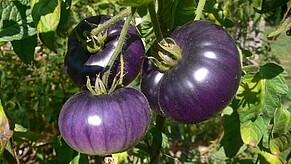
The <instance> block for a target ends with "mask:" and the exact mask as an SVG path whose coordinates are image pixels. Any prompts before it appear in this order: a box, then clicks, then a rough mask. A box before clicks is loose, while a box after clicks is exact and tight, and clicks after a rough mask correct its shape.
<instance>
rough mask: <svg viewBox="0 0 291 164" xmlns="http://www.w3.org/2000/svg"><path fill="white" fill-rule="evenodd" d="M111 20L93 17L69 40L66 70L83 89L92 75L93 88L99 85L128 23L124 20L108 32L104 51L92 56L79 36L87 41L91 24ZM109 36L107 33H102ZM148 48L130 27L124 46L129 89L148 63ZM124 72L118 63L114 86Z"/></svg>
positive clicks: (126, 80) (77, 28)
mask: <svg viewBox="0 0 291 164" xmlns="http://www.w3.org/2000/svg"><path fill="white" fill-rule="evenodd" d="M110 18H111V17H110V16H104V15H99V16H93V17H89V18H86V19H84V20H82V21H81V22H80V23H79V24H78V25H77V26H76V27H75V28H74V29H73V31H72V32H71V35H70V37H69V40H68V51H67V53H66V56H65V70H66V72H67V73H68V75H69V76H70V78H71V79H72V81H73V82H74V83H75V84H76V85H77V86H78V87H82V86H84V85H85V84H86V81H87V78H86V76H88V75H89V77H90V80H91V82H92V84H94V83H95V79H96V74H99V73H102V71H103V70H104V68H105V67H106V66H107V64H108V61H109V59H110V57H111V56H112V54H113V52H114V50H115V48H116V45H117V42H118V38H119V35H120V32H121V30H122V27H123V24H124V21H123V20H121V21H119V22H117V23H115V24H113V25H111V26H110V27H109V28H108V29H107V34H108V36H107V38H106V40H105V45H104V47H103V49H102V50H101V51H99V52H97V53H95V54H92V53H90V52H88V51H87V50H86V49H85V48H84V47H83V46H82V43H81V42H80V41H79V39H78V37H77V35H76V34H78V36H79V37H80V38H81V39H84V40H86V38H85V37H84V36H83V33H84V31H87V32H90V31H92V30H93V28H94V27H92V26H91V25H90V24H89V23H88V22H90V23H94V24H96V25H98V24H102V23H104V22H105V21H107V20H108V19H110ZM102 34H105V31H103V32H102ZM144 51H145V50H144V45H143V43H142V40H141V39H140V36H139V34H138V32H137V30H136V28H135V27H134V26H132V25H131V26H130V27H129V29H128V33H127V36H126V40H125V42H124V44H123V49H122V54H123V58H124V72H125V75H124V77H123V84H124V85H128V84H129V83H131V82H132V81H133V80H134V79H135V77H136V76H137V75H138V73H139V72H140V69H141V66H142V63H143V59H144ZM119 72H120V60H119V58H118V59H116V62H115V64H114V66H113V68H112V70H111V74H110V77H109V78H110V79H109V81H110V82H111V81H112V80H113V78H114V77H115V75H116V74H117V73H119Z"/></svg>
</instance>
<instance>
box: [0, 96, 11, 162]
mask: <svg viewBox="0 0 291 164" xmlns="http://www.w3.org/2000/svg"><path fill="white" fill-rule="evenodd" d="M12 135H13V130H11V129H10V125H9V121H8V118H7V117H6V114H5V112H4V109H3V107H2V104H1V100H0V157H1V156H2V154H3V152H4V149H5V147H6V144H7V142H8V141H9V139H10V138H11V137H12Z"/></svg>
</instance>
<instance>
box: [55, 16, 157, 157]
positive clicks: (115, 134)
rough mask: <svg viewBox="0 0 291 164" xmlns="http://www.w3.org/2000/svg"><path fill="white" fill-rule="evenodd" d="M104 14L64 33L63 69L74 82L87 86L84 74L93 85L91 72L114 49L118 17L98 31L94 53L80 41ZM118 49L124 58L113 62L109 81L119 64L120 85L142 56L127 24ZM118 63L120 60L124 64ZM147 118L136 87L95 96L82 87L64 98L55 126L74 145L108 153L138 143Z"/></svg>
mask: <svg viewBox="0 0 291 164" xmlns="http://www.w3.org/2000/svg"><path fill="white" fill-rule="evenodd" d="M109 19H110V17H109V16H94V17H89V18H86V19H85V20H83V21H81V22H80V23H79V24H78V25H77V26H76V27H75V28H74V30H73V31H72V33H71V35H70V37H69V41H68V51H67V54H66V57H65V69H66V71H67V73H68V75H69V76H70V78H71V79H72V81H73V82H74V83H75V84H76V85H77V86H79V87H83V86H85V85H86V81H87V76H88V77H89V79H90V81H91V82H92V84H95V82H96V75H102V74H103V72H104V70H105V69H106V67H107V65H108V62H109V60H110V58H111V57H112V54H113V51H114V50H115V48H116V45H117V42H118V39H119V36H120V32H121V30H122V27H123V24H124V21H123V20H121V21H118V22H117V23H115V24H113V25H111V26H110V27H108V28H107V29H106V30H104V31H103V32H102V34H101V35H102V37H101V39H102V40H101V42H103V43H102V44H100V45H101V47H100V49H99V50H97V51H96V52H91V51H90V50H89V49H88V48H87V47H86V45H84V41H85V43H88V42H87V41H88V38H89V39H94V37H95V36H93V37H92V38H90V35H88V33H90V32H91V31H92V30H93V29H94V28H96V27H97V26H98V25H100V24H103V23H104V22H105V21H107V20H109ZM84 35H85V36H84ZM86 35H87V36H86ZM97 39H100V38H97ZM98 41H99V40H96V42H98ZM93 48H94V47H93ZM121 53H122V55H123V61H120V60H119V58H117V59H116V61H115V62H114V65H113V67H112V69H111V70H110V71H111V72H110V73H111V74H110V76H109V83H110V84H112V83H113V80H114V78H115V77H117V75H118V73H119V72H120V71H121V69H124V72H125V74H124V76H122V77H119V78H123V85H124V86H125V85H127V84H129V83H130V82H132V81H133V80H134V78H135V77H136V76H137V75H138V73H139V72H140V69H141V67H142V63H143V59H144V46H143V43H142V41H141V39H140V37H139V35H138V32H137V30H136V28H135V27H134V26H132V25H131V26H130V27H129V29H128V33H127V35H126V39H125V42H124V43H123V48H122V52H121ZM121 62H124V64H123V65H124V67H123V68H121ZM150 118H151V113H150V107H149V104H148V101H147V99H146V98H145V96H144V95H143V94H142V93H141V92H140V91H137V90H136V89H133V88H129V87H128V88H120V89H117V90H116V91H114V92H113V93H109V94H100V95H94V94H93V93H92V92H90V91H88V90H84V91H82V92H79V93H77V94H75V95H73V96H72V97H71V98H69V99H68V100H67V102H66V103H65V104H64V106H63V107H62V110H61V112H60V114H59V129H60V133H61V135H62V137H63V138H64V140H65V141H66V142H67V143H68V144H69V145H70V146H71V147H72V148H73V149H75V150H77V151H79V152H82V153H85V154H90V155H107V154H113V153H118V152H122V151H125V150H127V149H129V148H130V147H132V146H134V145H135V144H137V143H138V141H139V140H140V139H141V138H142V137H143V136H144V134H145V133H146V131H147V129H148V126H149V123H150Z"/></svg>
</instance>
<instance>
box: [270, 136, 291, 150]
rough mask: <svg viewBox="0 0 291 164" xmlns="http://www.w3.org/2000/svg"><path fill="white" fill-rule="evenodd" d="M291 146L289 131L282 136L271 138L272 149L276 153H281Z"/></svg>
mask: <svg viewBox="0 0 291 164" xmlns="http://www.w3.org/2000/svg"><path fill="white" fill-rule="evenodd" d="M290 148H291V134H290V132H288V133H287V134H284V135H282V136H279V137H276V138H272V139H271V140H270V150H271V152H272V154H274V155H280V153H281V152H283V151H285V150H287V149H290Z"/></svg>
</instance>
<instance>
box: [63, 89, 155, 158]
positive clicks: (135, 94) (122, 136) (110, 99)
mask: <svg viewBox="0 0 291 164" xmlns="http://www.w3.org/2000/svg"><path fill="white" fill-rule="evenodd" d="M150 118H151V113H150V108H149V104H148V101H147V99H146V98H145V96H144V95H143V94H142V93H141V92H140V91H137V90H135V89H133V88H121V89H118V90H116V91H115V92H113V93H112V94H101V95H98V96H95V95H93V94H92V93H91V92H90V91H82V92H79V93H78V94H76V95H74V96H72V97H71V98H69V100H68V101H67V102H66V103H65V104H64V106H63V108H62V110H61V112H60V115H59V129H60V133H61V135H62V137H63V138H64V140H65V141H66V142H67V143H68V145H70V146H71V147H72V148H73V149H75V150H76V151H78V152H82V153H85V154H90V155H108V154H113V153H118V152H122V151H125V150H127V149H129V148H131V147H132V146H134V145H135V144H137V143H138V142H139V141H140V139H141V138H142V137H143V136H144V134H145V133H146V131H147V129H148V126H149V124H150Z"/></svg>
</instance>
